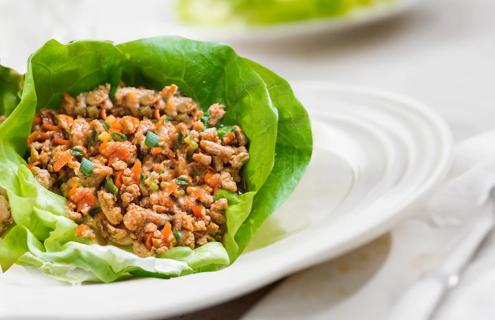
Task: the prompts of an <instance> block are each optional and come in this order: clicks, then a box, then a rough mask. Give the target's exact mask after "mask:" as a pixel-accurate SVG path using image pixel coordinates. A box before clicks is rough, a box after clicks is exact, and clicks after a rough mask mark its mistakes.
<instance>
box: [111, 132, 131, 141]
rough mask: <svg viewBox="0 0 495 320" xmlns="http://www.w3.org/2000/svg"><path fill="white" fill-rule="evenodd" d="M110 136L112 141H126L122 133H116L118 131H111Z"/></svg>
mask: <svg viewBox="0 0 495 320" xmlns="http://www.w3.org/2000/svg"><path fill="white" fill-rule="evenodd" d="M110 135H111V136H112V139H113V140H114V141H119V142H121V141H125V140H127V136H126V135H125V134H123V133H122V132H118V131H112V133H111V134H110Z"/></svg>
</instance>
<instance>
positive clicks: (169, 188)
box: [165, 181, 177, 194]
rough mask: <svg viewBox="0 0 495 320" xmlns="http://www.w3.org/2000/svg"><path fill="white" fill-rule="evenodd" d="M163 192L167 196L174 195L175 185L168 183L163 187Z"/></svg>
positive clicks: (171, 182) (172, 182)
mask: <svg viewBox="0 0 495 320" xmlns="http://www.w3.org/2000/svg"><path fill="white" fill-rule="evenodd" d="M165 192H166V193H168V194H174V193H176V192H177V183H175V181H170V182H169V183H168V184H167V185H166V187H165Z"/></svg>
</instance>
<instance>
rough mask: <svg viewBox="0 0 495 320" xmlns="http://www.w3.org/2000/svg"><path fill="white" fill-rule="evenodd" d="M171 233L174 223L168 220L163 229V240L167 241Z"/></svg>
mask: <svg viewBox="0 0 495 320" xmlns="http://www.w3.org/2000/svg"><path fill="white" fill-rule="evenodd" d="M171 234H172V225H171V224H170V223H169V222H167V223H166V224H165V226H164V227H163V230H162V237H163V241H167V240H168V238H169V237H170V235H171Z"/></svg>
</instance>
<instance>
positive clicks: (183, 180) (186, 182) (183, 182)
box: [175, 176, 189, 186]
mask: <svg viewBox="0 0 495 320" xmlns="http://www.w3.org/2000/svg"><path fill="white" fill-rule="evenodd" d="M175 181H176V182H177V184H178V185H179V186H187V185H189V179H188V178H187V177H183V176H181V177H178V178H177V179H175Z"/></svg>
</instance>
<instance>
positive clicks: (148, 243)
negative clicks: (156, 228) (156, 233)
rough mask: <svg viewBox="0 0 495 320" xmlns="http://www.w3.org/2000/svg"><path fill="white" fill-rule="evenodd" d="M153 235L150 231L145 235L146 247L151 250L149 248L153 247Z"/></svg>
mask: <svg viewBox="0 0 495 320" xmlns="http://www.w3.org/2000/svg"><path fill="white" fill-rule="evenodd" d="M152 240H153V236H152V234H151V233H149V234H148V236H147V237H146V243H145V245H146V248H148V250H151V248H153V241H152Z"/></svg>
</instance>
